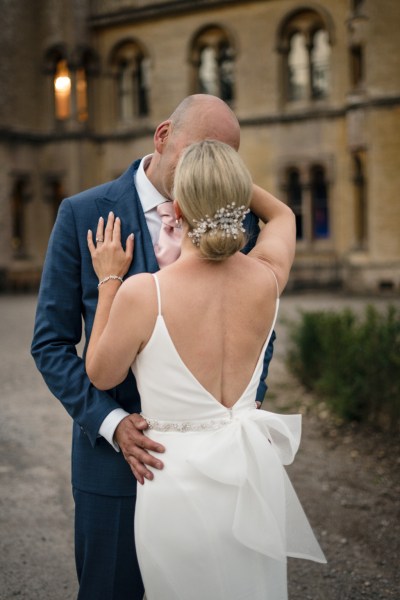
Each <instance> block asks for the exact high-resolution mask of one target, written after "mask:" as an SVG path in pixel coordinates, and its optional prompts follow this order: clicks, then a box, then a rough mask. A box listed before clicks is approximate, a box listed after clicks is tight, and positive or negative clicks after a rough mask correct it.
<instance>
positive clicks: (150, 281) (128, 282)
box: [119, 273, 155, 300]
mask: <svg viewBox="0 0 400 600" xmlns="http://www.w3.org/2000/svg"><path fill="white" fill-rule="evenodd" d="M152 289H155V282H154V277H153V275H151V274H150V273H138V274H136V275H131V276H130V277H128V278H127V279H125V281H124V283H123V284H122V285H121V288H120V290H119V294H120V295H124V296H125V297H127V298H135V299H138V300H140V299H141V298H142V297H146V296H147V297H148V295H149V293H150V292H151V290H152Z"/></svg>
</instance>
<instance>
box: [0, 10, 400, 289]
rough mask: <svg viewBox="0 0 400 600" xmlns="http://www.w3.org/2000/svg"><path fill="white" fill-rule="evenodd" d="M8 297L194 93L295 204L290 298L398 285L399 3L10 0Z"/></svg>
mask: <svg viewBox="0 0 400 600" xmlns="http://www.w3.org/2000/svg"><path fill="white" fill-rule="evenodd" d="M0 6H1V11H2V21H3V28H2V36H1V37H0V77H1V82H2V84H1V88H0V287H1V288H3V289H4V288H7V287H9V288H10V287H11V288H13V287H14V288H17V287H27V286H30V285H32V286H35V285H36V284H37V282H38V280H39V277H40V271H41V267H42V263H43V259H44V255H45V251H46V246H47V241H48V237H49V234H50V231H51V228H52V225H53V222H54V219H55V215H56V213H57V209H58V206H59V203H60V201H61V200H62V198H63V197H65V196H67V195H71V194H74V193H76V192H78V191H80V190H82V189H85V188H88V187H91V186H93V185H97V184H99V183H102V182H104V181H107V180H109V179H112V178H114V177H115V176H117V175H119V174H120V173H121V172H123V171H124V170H125V168H126V167H127V166H128V165H129V164H130V163H131V162H132V161H133V160H134V159H135V158H137V157H139V156H142V155H143V154H144V153H148V152H150V151H151V149H152V134H153V131H154V128H155V126H156V125H157V124H158V122H159V121H161V120H163V119H164V118H166V117H167V116H168V115H169V114H170V112H171V111H172V110H173V108H174V107H175V106H176V105H177V104H178V102H179V101H180V100H181V99H182V98H183V97H185V96H186V95H188V94H190V93H193V92H198V91H201V92H206V93H211V94H215V95H219V96H221V97H222V98H223V99H224V100H225V101H226V102H227V103H229V104H230V105H231V106H232V108H233V109H234V111H235V113H236V114H237V116H238V118H239V120H240V123H241V128H242V142H241V149H240V152H241V155H242V156H243V157H244V159H245V161H246V163H247V165H248V166H249V168H250V171H251V173H252V175H253V177H254V180H255V181H256V182H257V183H259V184H260V185H262V186H264V187H266V188H268V189H269V190H271V191H272V192H273V193H274V194H276V195H277V196H278V197H280V198H282V199H283V200H284V201H286V202H287V203H288V204H290V205H291V206H292V208H293V210H294V212H295V214H296V219H297V229H298V243H297V255H296V261H295V265H294V269H293V272H292V276H291V286H292V288H311V287H322V288H324V287H325V288H328V287H334V286H335V287H342V288H344V289H347V290H349V291H351V292H355V293H381V292H385V293H387V292H391V293H394V294H396V293H399V291H400V200H399V197H398V195H399V190H400V36H399V35H398V31H399V27H400V2H394V1H393V0H379V1H378V0H317V1H314V0H310V1H308V0H252V1H240V0H196V1H195V2H194V1H191V0H174V1H172V0H157V2H156V1H152V0H69V1H68V2H67V1H66V0H60V1H59V2H53V1H52V0H40V1H39V0H32V1H29V2H27V1H26V0H13V2H6V1H5V0H2V1H1V4H0Z"/></svg>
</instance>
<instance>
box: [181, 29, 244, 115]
mask: <svg viewBox="0 0 400 600" xmlns="http://www.w3.org/2000/svg"><path fill="white" fill-rule="evenodd" d="M190 62H191V64H192V67H193V84H192V88H193V89H192V91H193V93H203V94H211V95H213V96H218V97H219V98H222V100H224V101H225V102H227V103H232V102H233V100H234V97H235V72H234V66H235V51H234V48H233V44H232V42H231V40H230V37H229V36H228V34H227V33H226V31H224V29H222V28H221V27H219V26H214V25H213V26H208V27H206V28H204V29H202V30H201V31H200V32H199V33H198V34H196V36H195V37H194V39H193V42H192V44H191V50H190Z"/></svg>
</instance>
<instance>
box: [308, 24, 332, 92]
mask: <svg viewBox="0 0 400 600" xmlns="http://www.w3.org/2000/svg"><path fill="white" fill-rule="evenodd" d="M330 54H331V48H330V46H329V40H328V33H327V31H323V30H322V29H320V30H319V31H317V32H316V33H315V35H314V37H313V48H312V51H311V73H312V94H313V97H314V98H325V97H326V96H327V95H328V91H329V61H330Z"/></svg>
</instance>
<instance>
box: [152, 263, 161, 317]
mask: <svg viewBox="0 0 400 600" xmlns="http://www.w3.org/2000/svg"><path fill="white" fill-rule="evenodd" d="M152 275H153V277H154V281H155V283H156V290H157V304H158V316H161V294H160V283H159V281H158V277H157V275H156V274H155V273H152Z"/></svg>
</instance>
